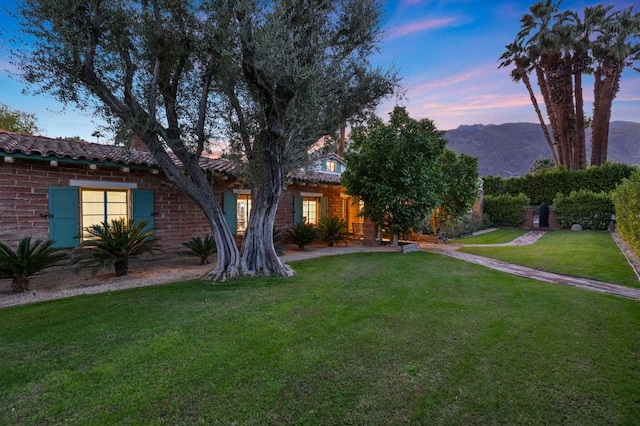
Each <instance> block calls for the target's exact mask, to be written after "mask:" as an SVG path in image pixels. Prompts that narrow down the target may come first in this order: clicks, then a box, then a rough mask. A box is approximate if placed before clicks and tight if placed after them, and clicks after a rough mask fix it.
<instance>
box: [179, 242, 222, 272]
mask: <svg viewBox="0 0 640 426" xmlns="http://www.w3.org/2000/svg"><path fill="white" fill-rule="evenodd" d="M182 245H183V246H185V247H186V248H188V249H189V250H188V251H183V252H180V253H181V254H184V255H186V256H194V257H199V258H200V264H201V265H206V264H208V263H209V256H211V255H212V254H214V253H215V252H216V250H217V248H216V240H215V239H214V238H213V236H211V235H207V236H206V237H204V240H203V239H202V238H200V237H194V238H191V239H190V240H189V241H187V242H186V243H182Z"/></svg>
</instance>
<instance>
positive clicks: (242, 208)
mask: <svg viewBox="0 0 640 426" xmlns="http://www.w3.org/2000/svg"><path fill="white" fill-rule="evenodd" d="M236 213H237V215H238V224H237V227H236V229H237V231H238V232H239V233H242V232H245V231H246V230H247V226H248V225H249V217H250V215H251V195H242V194H238V201H237V210H236Z"/></svg>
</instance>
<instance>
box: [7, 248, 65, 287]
mask: <svg viewBox="0 0 640 426" xmlns="http://www.w3.org/2000/svg"><path fill="white" fill-rule="evenodd" d="M52 245H53V241H52V240H47V241H43V240H35V241H33V243H32V242H31V237H26V238H23V239H22V240H21V241H20V242H19V243H18V249H17V250H16V251H15V252H14V251H13V250H11V249H10V248H9V247H8V246H7V245H5V244H2V243H0V278H12V279H13V281H12V282H11V291H12V292H13V293H23V292H25V291H28V290H29V277H31V276H32V275H35V274H37V273H38V272H40V271H42V270H43V269H46V268H50V267H52V266H56V265H58V264H59V263H60V262H61V261H63V260H65V259H67V258H68V257H69V256H68V255H67V254H66V253H64V252H62V249H58V248H53V247H51V246H52Z"/></svg>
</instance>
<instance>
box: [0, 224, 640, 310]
mask: <svg viewBox="0 0 640 426" xmlns="http://www.w3.org/2000/svg"><path fill="white" fill-rule="evenodd" d="M542 235H544V232H540V231H531V232H528V233H527V234H525V235H523V236H522V237H520V238H517V239H515V240H513V241H511V242H510V243H506V244H496V245H499V246H505V245H507V246H508V245H525V244H533V243H534V242H535V241H537V240H538V239H539V238H540V237H542ZM612 236H613V238H614V240H616V242H617V243H618V245H619V246H620V249H621V251H622V252H623V253H624V254H625V256H627V260H628V261H629V264H630V265H632V267H634V269H635V271H636V274H638V271H640V262H639V261H638V258H637V257H636V256H635V255H634V254H633V251H632V250H631V249H630V248H629V246H628V245H627V244H626V243H625V242H624V241H623V240H621V239H620V238H619V237H618V236H617V235H616V234H615V233H614V234H612ZM483 246H487V244H484V245H483ZM459 247H460V245H455V244H426V243H420V248H421V249H422V250H425V251H430V252H434V253H439V254H444V255H448V256H451V257H455V258H458V259H461V260H464V261H467V262H471V263H477V264H480V265H483V266H486V267H488V268H493V269H498V270H500V271H503V272H506V273H510V274H513V275H518V276H523V277H526V278H532V279H536V280H541V281H546V282H551V283H555V284H564V285H573V286H576V287H580V288H584V289H588V290H594V291H600V292H604V293H609V294H616V295H619V296H623V297H629V298H632V299H637V300H640V289H633V288H629V287H623V286H619V285H616V284H611V283H603V282H600V281H594V280H587V279H581V278H575V277H566V276H562V275H558V274H551V273H548V272H542V271H536V270H533V269H530V268H524V267H521V266H517V265H512V264H508V263H505V262H500V261H497V260H494V259H489V258H485V257H481V256H474V255H470V254H466V253H461V252H457V251H456V250H457V249H458V248H459ZM363 252H397V249H395V248H393V247H389V246H377V247H365V246H363V245H362V243H360V242H351V243H349V245H347V246H337V247H319V246H311V247H308V248H307V249H306V250H304V251H297V250H288V251H287V252H286V253H285V255H284V256H283V257H282V260H283V261H284V262H295V261H299V260H305V259H311V258H314V257H320V256H337V255H343V254H351V253H363ZM212 268H213V266H212V265H200V264H199V263H198V262H197V260H195V259H194V258H179V259H169V260H157V261H150V262H145V263H144V264H142V265H141V266H136V265H135V264H133V265H132V269H131V271H130V273H129V275H127V276H124V277H116V276H114V274H113V273H111V272H103V273H101V274H98V275H95V276H93V275H91V273H90V272H89V271H82V272H80V273H79V274H75V273H74V272H73V271H72V270H71V269H70V268H65V267H58V268H52V269H50V270H47V271H45V273H43V274H40V275H36V276H34V277H32V279H31V291H30V292H28V293H22V294H11V281H10V280H7V279H5V280H0V308H5V307H9V306H16V305H23V304H27V303H34V302H40V301H44V300H51V299H60V298H64V297H71V296H77V295H81V294H96V293H106V292H111V291H117V290H123V289H128V288H135V287H144V286H149V285H160V284H167V283H172V282H177V281H187V280H192V279H198V278H200V277H202V276H203V275H205V274H206V273H207V272H209V271H210V270H211V269H212ZM639 279H640V276H639Z"/></svg>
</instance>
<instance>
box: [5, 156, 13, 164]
mask: <svg viewBox="0 0 640 426" xmlns="http://www.w3.org/2000/svg"><path fill="white" fill-rule="evenodd" d="M13 161H14V158H13V157H4V162H5V163H13Z"/></svg>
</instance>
